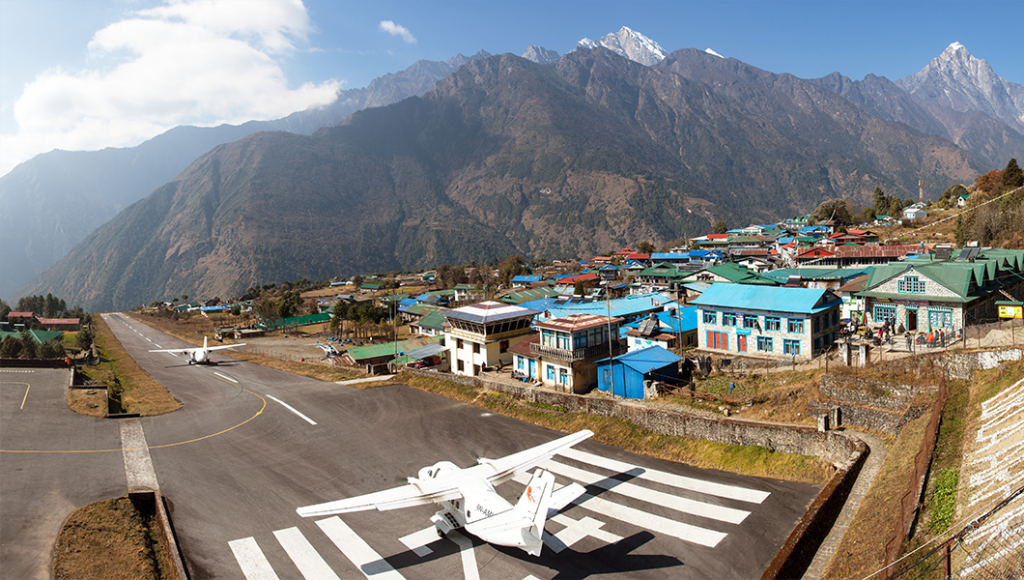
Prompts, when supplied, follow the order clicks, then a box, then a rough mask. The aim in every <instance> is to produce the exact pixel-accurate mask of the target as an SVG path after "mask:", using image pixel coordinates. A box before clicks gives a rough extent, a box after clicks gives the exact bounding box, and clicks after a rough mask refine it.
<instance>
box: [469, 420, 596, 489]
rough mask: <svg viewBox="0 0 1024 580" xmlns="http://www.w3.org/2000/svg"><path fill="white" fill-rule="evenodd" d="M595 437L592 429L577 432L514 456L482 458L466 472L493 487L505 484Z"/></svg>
mask: <svg viewBox="0 0 1024 580" xmlns="http://www.w3.org/2000/svg"><path fill="white" fill-rule="evenodd" d="M593 435H594V432H593V431H591V430H590V429H584V430H582V431H577V432H576V433H573V434H572V435H566V436H565V437H562V438H560V439H555V440H554V441H551V442H549V443H545V444H543V445H538V446H537V447H532V448H530V449H526V450H524V451H520V452H518V453H513V454H512V455H507V456H505V457H502V458H501V459H485V458H482V457H481V458H480V459H478V460H477V462H478V463H479V465H476V466H474V467H471V468H469V469H466V470H464V471H465V472H467V473H472V474H474V475H478V476H481V477H486V478H487V481H489V482H491V485H498V484H499V483H504V482H506V481H508V480H509V479H511V478H512V476H513V475H515V474H517V473H523V472H526V471H529V470H531V469H533V468H534V467H536V466H537V465H540V464H541V463H543V462H545V461H547V460H548V459H551V458H552V457H554V456H555V455H557V454H558V452H559V451H562V450H563V449H568V448H570V447H572V446H573V445H576V444H577V443H580V442H582V441H584V440H586V439H589V438H590V437H592V436H593Z"/></svg>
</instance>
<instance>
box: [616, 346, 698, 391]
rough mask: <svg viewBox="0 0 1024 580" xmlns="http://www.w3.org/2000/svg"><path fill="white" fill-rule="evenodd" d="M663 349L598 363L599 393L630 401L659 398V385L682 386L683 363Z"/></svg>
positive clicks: (639, 351)
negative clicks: (681, 372) (680, 372)
mask: <svg viewBox="0 0 1024 580" xmlns="http://www.w3.org/2000/svg"><path fill="white" fill-rule="evenodd" d="M680 360H681V359H680V358H679V357H678V356H676V355H675V354H673V353H671V352H669V351H667V350H665V349H664V348H662V347H660V346H651V347H648V348H645V349H641V350H634V351H630V352H628V353H626V354H624V355H622V356H618V357H611V358H606V359H602V360H600V361H598V363H597V365H598V366H597V371H598V372H597V375H598V385H597V387H598V389H599V390H601V391H602V392H605V393H608V394H610V395H614V396H616V397H624V398H627V399H647V398H650V397H653V396H654V395H656V394H657V388H656V384H657V383H665V384H668V385H675V384H677V383H678V382H679V361H680Z"/></svg>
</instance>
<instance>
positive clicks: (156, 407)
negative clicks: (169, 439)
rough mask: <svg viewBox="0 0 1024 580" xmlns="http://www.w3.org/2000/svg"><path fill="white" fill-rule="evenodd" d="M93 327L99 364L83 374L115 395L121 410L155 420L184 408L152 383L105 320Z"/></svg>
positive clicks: (99, 321) (87, 369) (158, 384)
mask: <svg viewBox="0 0 1024 580" xmlns="http://www.w3.org/2000/svg"><path fill="white" fill-rule="evenodd" d="M93 323H94V326H95V329H96V345H97V346H98V347H99V350H100V364H98V365H96V366H92V367H83V368H81V369H80V370H81V371H82V373H83V374H85V375H86V376H88V377H89V378H90V379H92V380H95V381H102V382H104V383H106V384H107V386H108V388H109V389H111V390H112V391H113V392H112V393H110V395H111V397H113V398H115V399H116V398H118V397H119V399H120V402H121V409H122V411H124V412H126V413H138V414H140V415H143V416H152V415H162V414H164V413H170V412H171V411H177V410H178V409H180V408H181V403H180V402H178V401H177V400H176V399H175V398H174V397H172V396H171V394H170V393H169V392H168V391H167V389H166V388H164V386H163V385H161V384H160V383H158V382H156V381H155V380H153V377H152V376H150V374H149V373H147V372H146V371H145V370H143V369H142V367H140V366H139V364H138V363H137V362H135V359H133V358H132V357H131V356H130V355H129V354H128V352H127V351H126V350H125V349H124V347H123V346H121V343H120V342H119V341H118V340H117V338H116V337H115V336H114V333H113V332H111V331H110V328H109V327H108V326H107V324H106V322H104V321H103V318H102V317H100V316H96V317H94V319H93ZM76 390H77V389H76ZM69 403H70V394H69ZM72 408H73V409H74V407H72Z"/></svg>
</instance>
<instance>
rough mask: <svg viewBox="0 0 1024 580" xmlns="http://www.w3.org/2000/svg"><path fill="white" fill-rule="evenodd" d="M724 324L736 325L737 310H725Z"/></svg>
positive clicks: (723, 315) (723, 314)
mask: <svg viewBox="0 0 1024 580" xmlns="http://www.w3.org/2000/svg"><path fill="white" fill-rule="evenodd" d="M722 326H736V313H735V312H723V313H722Z"/></svg>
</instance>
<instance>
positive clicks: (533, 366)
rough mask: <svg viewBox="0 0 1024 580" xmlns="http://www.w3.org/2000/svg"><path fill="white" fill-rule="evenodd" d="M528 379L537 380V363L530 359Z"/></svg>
mask: <svg viewBox="0 0 1024 580" xmlns="http://www.w3.org/2000/svg"><path fill="white" fill-rule="evenodd" d="M530 378H531V379H535V378H537V361H535V360H533V359H530Z"/></svg>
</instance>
